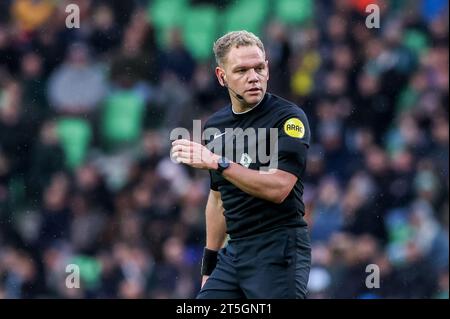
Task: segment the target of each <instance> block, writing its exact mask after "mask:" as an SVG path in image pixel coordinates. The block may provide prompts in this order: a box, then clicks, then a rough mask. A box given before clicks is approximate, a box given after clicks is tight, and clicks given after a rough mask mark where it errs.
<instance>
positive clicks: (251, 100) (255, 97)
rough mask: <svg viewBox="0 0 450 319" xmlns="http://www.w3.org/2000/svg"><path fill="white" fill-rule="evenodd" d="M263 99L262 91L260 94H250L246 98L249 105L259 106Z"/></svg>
mask: <svg viewBox="0 0 450 319" xmlns="http://www.w3.org/2000/svg"><path fill="white" fill-rule="evenodd" d="M262 98H263V92H262V91H260V92H258V94H248V95H246V96H245V102H247V104H249V105H254V104H258V103H259V102H260V101H261V100H262Z"/></svg>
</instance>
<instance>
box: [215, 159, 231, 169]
mask: <svg viewBox="0 0 450 319" xmlns="http://www.w3.org/2000/svg"><path fill="white" fill-rule="evenodd" d="M218 165H219V170H220V171H222V170H224V169H226V168H228V166H230V162H229V161H228V159H226V158H225V157H221V158H220V160H219V163H218Z"/></svg>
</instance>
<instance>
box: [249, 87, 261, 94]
mask: <svg viewBox="0 0 450 319" xmlns="http://www.w3.org/2000/svg"><path fill="white" fill-rule="evenodd" d="M259 91H261V88H251V89H249V90H247V92H250V93H254V92H259Z"/></svg>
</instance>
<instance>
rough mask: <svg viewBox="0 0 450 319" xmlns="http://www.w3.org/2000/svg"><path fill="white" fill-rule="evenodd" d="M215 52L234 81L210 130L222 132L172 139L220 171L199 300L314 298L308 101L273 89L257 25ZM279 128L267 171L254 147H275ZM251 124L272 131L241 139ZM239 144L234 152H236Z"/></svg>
mask: <svg viewBox="0 0 450 319" xmlns="http://www.w3.org/2000/svg"><path fill="white" fill-rule="evenodd" d="M214 54H215V57H216V62H217V64H218V66H217V67H216V69H215V74H216V76H217V79H218V81H219V83H220V85H222V86H223V87H226V88H227V89H228V91H229V95H230V99H231V104H230V105H227V106H226V107H224V108H223V109H221V110H219V111H218V112H216V113H215V114H214V115H212V116H211V117H210V118H209V119H208V121H207V123H206V124H205V127H204V130H205V131H206V130H207V129H214V130H216V133H215V134H214V135H212V136H210V137H209V138H205V143H207V146H203V145H202V144H199V143H195V142H191V141H188V140H185V139H180V140H176V141H174V142H173V143H172V146H173V147H172V158H174V159H175V160H177V161H178V162H180V163H185V164H187V165H189V166H191V167H194V168H199V169H208V170H209V173H210V177H211V190H210V193H209V197H208V202H207V205H206V247H205V249H204V255H203V260H202V269H201V272H202V276H203V278H202V288H201V290H200V292H199V294H198V296H197V298H200V299H213V298H214V299H217V298H218V299H233V298H252V299H254V298H257V299H261V298H274V299H275V298H290V299H293V298H305V296H306V293H307V290H306V287H307V283H308V277H309V270H310V264H311V248H310V240H309V234H308V230H307V225H306V223H305V221H304V219H303V215H304V213H305V206H304V204H303V201H302V195H303V183H302V178H303V174H304V171H305V164H306V155H307V149H308V147H309V140H310V130H309V125H308V120H307V118H306V115H305V113H304V112H303V110H302V109H301V108H299V107H298V106H296V105H295V104H293V103H292V102H289V101H287V100H285V99H283V98H281V97H278V96H276V95H273V94H270V93H267V92H266V90H267V81H268V80H269V66H268V61H267V60H266V56H265V51H264V46H263V44H262V42H261V40H260V39H259V38H258V37H256V36H255V35H254V34H253V33H250V32H247V31H235V32H230V33H228V34H226V35H224V36H222V37H221V38H219V39H218V40H217V41H216V42H215V44H214ZM271 128H272V129H274V128H275V129H276V132H277V135H276V136H275V137H276V145H277V147H276V148H275V150H273V148H270V152H271V154H270V156H271V159H272V160H273V159H275V160H276V161H275V163H276V167H271V168H270V170H269V172H267V171H266V172H263V171H262V167H263V166H265V163H263V162H262V160H261V159H260V158H258V156H257V155H255V153H254V152H253V153H251V152H249V150H250V149H251V148H253V147H256V148H257V149H258V148H260V147H262V146H263V144H264V146H265V147H267V145H268V144H270V143H269V133H268V132H269V131H270V129H271ZM248 129H253V130H255V131H258V130H260V129H266V132H267V133H266V135H263V137H265V138H261V134H258V136H256V138H247V139H240V140H241V141H242V140H244V141H245V143H244V144H243V145H237V143H236V141H238V140H239V136H238V135H239V134H242V132H243V131H244V132H249V131H248ZM235 132H238V133H235ZM250 132H251V131H250ZM252 144H256V145H252ZM230 145H231V146H232V149H233V152H232V153H231V154H228V153H227V152H226V149H227V148H230ZM211 149H212V150H213V151H211ZM224 151H225V152H224ZM224 153H225V156H223V154H224ZM249 153H251V154H249ZM259 153H260V152H258V155H259ZM227 234H228V235H229V240H228V242H227V245H226V246H225V247H224V244H225V240H226V235H227Z"/></svg>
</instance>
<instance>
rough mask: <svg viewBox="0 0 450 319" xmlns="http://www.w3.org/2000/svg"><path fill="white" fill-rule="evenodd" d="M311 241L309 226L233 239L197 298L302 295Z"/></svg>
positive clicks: (292, 297) (288, 297)
mask: <svg viewBox="0 0 450 319" xmlns="http://www.w3.org/2000/svg"><path fill="white" fill-rule="evenodd" d="M310 266H311V245H310V239H309V234H308V229H307V227H296V228H278V229H274V230H271V231H268V232H264V233H261V234H258V235H254V236H249V237H245V238H239V239H230V240H229V242H228V245H227V246H226V247H225V248H223V249H221V250H220V251H219V257H218V262H217V266H216V268H215V269H214V271H213V272H212V274H211V276H210V277H209V278H208V280H207V281H206V283H205V285H204V286H203V288H202V289H201V290H200V292H199V294H198V295H197V298H198V299H244V298H249V299H281V298H287V299H295V298H300V299H303V298H305V297H306V293H307V290H306V287H307V284H308V278H309V270H310Z"/></svg>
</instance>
